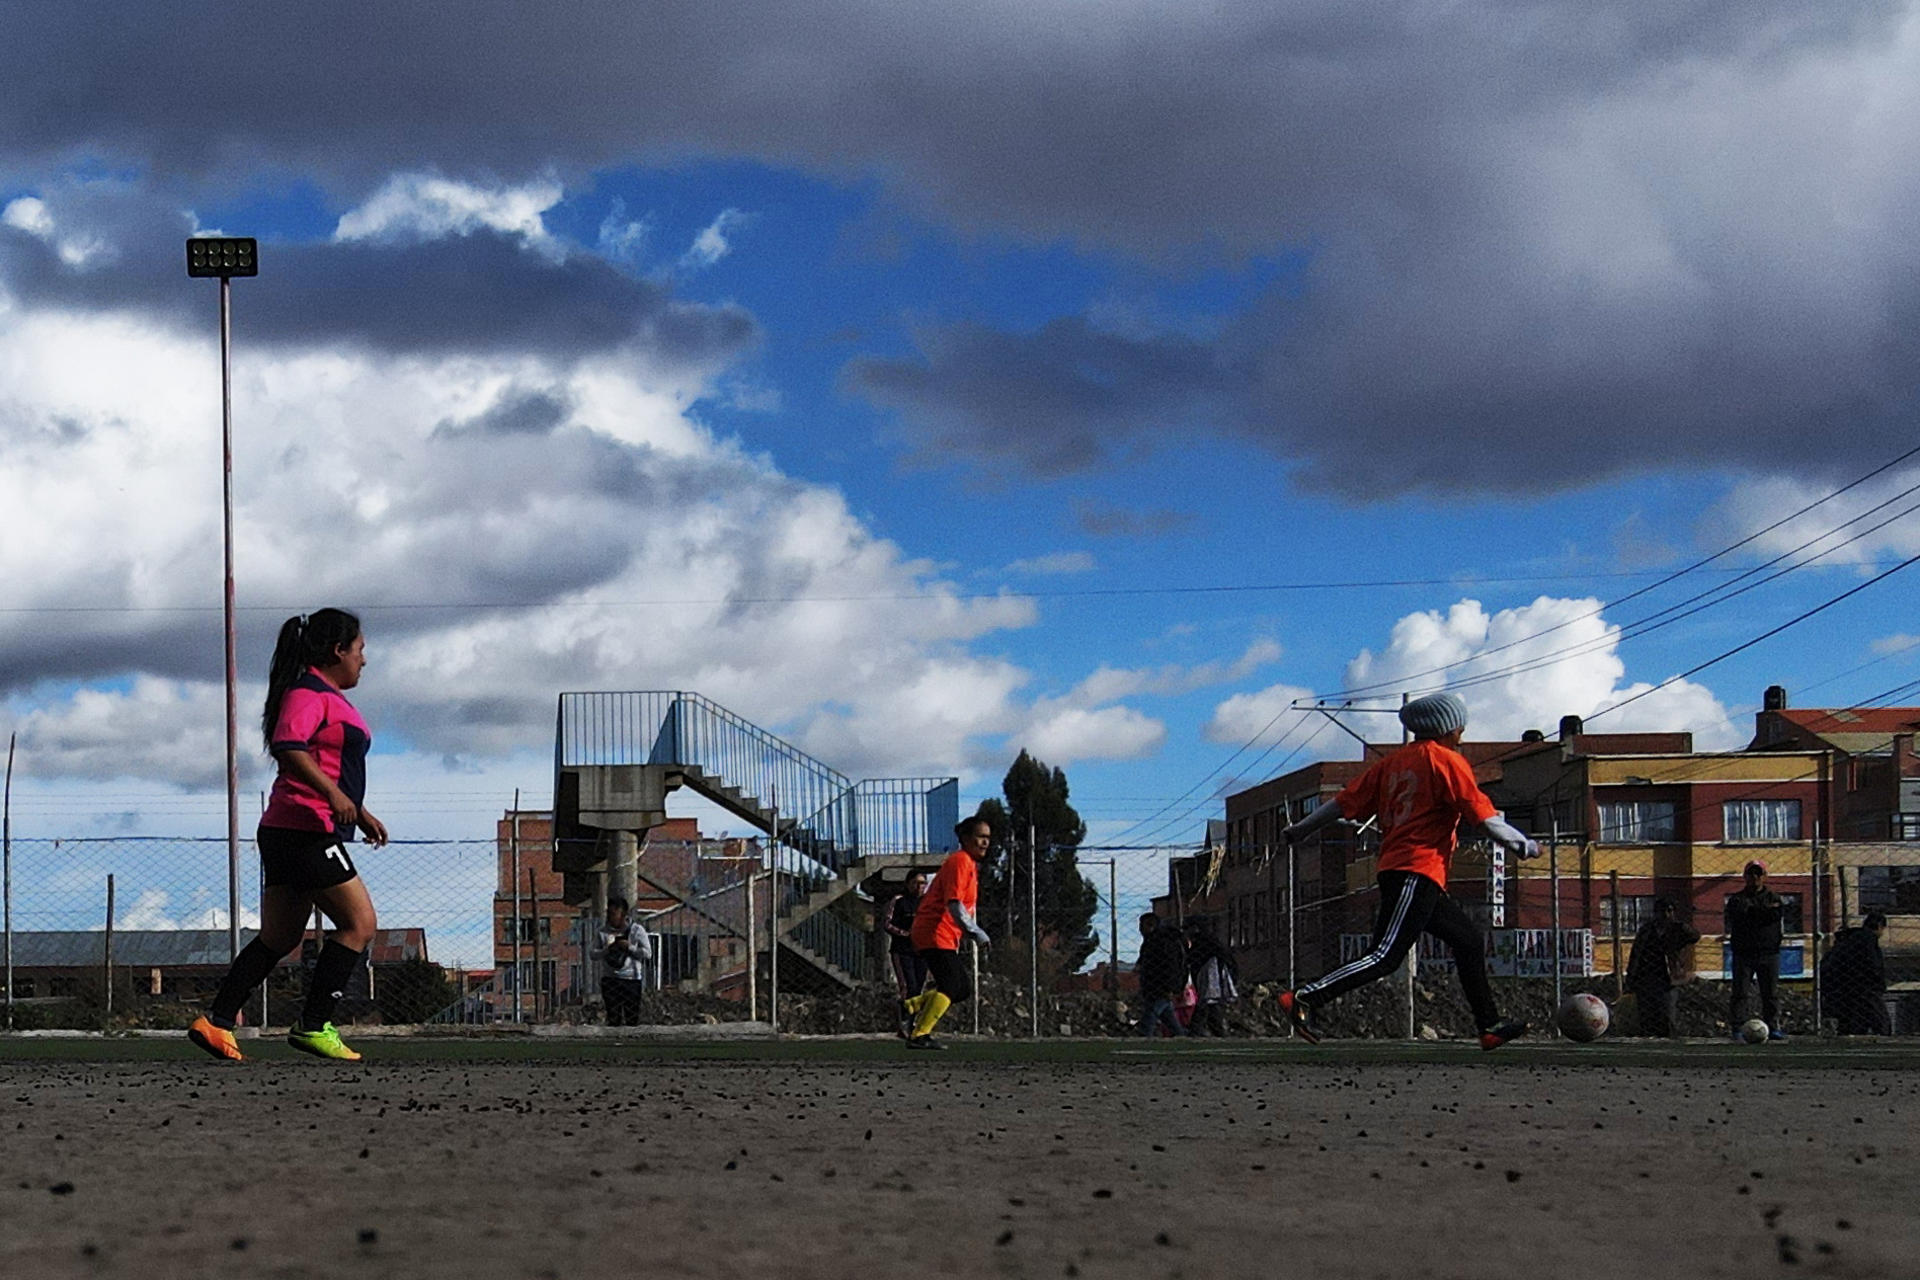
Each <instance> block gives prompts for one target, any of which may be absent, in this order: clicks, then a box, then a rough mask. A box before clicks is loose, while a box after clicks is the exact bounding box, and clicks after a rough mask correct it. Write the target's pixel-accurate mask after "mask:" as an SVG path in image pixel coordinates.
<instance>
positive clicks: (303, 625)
mask: <svg viewBox="0 0 1920 1280" xmlns="http://www.w3.org/2000/svg"><path fill="white" fill-rule="evenodd" d="M300 629H301V630H302V631H305V630H306V629H307V615H306V614H304V613H303V614H301V615H300Z"/></svg>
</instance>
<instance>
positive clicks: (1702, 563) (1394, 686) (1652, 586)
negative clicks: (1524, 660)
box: [1327, 445, 1920, 697]
mask: <svg viewBox="0 0 1920 1280" xmlns="http://www.w3.org/2000/svg"><path fill="white" fill-rule="evenodd" d="M1916 454H1920V445H1916V446H1914V447H1913V448H1911V449H1909V450H1907V451H1906V452H1905V453H1902V454H1901V455H1900V456H1898V457H1896V458H1893V459H1890V460H1889V461H1887V462H1883V463H1881V464H1880V465H1879V466H1877V467H1875V468H1874V469H1873V470H1871V471H1869V472H1867V473H1866V474H1865V475H1862V476H1860V477H1858V478H1857V479H1854V480H1851V481H1849V482H1848V483H1846V484H1844V485H1842V486H1840V487H1839V488H1838V489H1835V490H1833V491H1832V492H1831V493H1828V494H1825V495H1824V496H1822V497H1819V498H1816V499H1815V500H1814V501H1812V502H1809V503H1808V504H1806V505H1805V506H1803V507H1801V508H1800V509H1799V510H1798V511H1794V512H1792V513H1791V514H1789V515H1785V516H1782V517H1781V518H1780V519H1778V520H1776V521H1774V522H1773V523H1772V524H1770V525H1768V526H1766V527H1765V528H1764V529H1760V530H1757V531H1755V532H1753V533H1750V534H1748V535H1747V536H1746V537H1744V538H1742V539H1740V540H1739V541H1738V542H1735V543H1733V544H1731V545H1729V546H1725V547H1722V548H1721V549H1720V550H1718V551H1716V552H1714V553H1713V554H1712V555H1710V556H1705V557H1703V558H1701V559H1699V560H1696V561H1694V562H1693V563H1692V564H1689V565H1686V566H1684V567H1682V568H1679V569H1676V570H1674V571H1673V572H1671V573H1669V574H1667V575H1666V576H1665V577H1663V578H1661V579H1660V580H1659V581H1657V582H1653V583H1649V584H1648V585H1647V586H1644V587H1641V588H1640V589H1639V590H1637V591H1630V592H1628V593H1627V594H1626V595H1624V596H1620V597H1618V598H1616V599H1613V600H1609V601H1607V602H1606V603H1605V604H1602V605H1601V606H1600V607H1599V608H1597V609H1594V610H1592V611H1591V612H1588V613H1584V614H1581V615H1579V616H1578V617H1575V618H1568V619H1566V620H1564V621H1562V622H1558V623H1555V624H1554V625H1553V626H1551V627H1547V628H1544V629H1543V630H1540V631H1536V632H1534V633H1533V634H1531V635H1526V636H1521V637H1519V638H1518V639H1516V640H1510V641H1508V642H1507V643H1505V644H1502V645H1498V646H1496V647H1495V648H1492V649H1485V650H1482V651H1481V652H1479V653H1476V654H1474V655H1473V656H1472V657H1470V658H1461V659H1457V660H1456V661H1453V662H1449V663H1446V664H1444V665H1442V666H1438V667H1432V668H1429V669H1428V670H1425V671H1416V672H1413V673H1411V674H1410V675H1403V676H1399V677H1396V678H1395V679H1393V680H1389V681H1381V682H1379V683H1376V684H1371V685H1359V686H1356V687H1354V688H1351V689H1343V690H1341V691H1340V692H1338V693H1336V694H1329V695H1327V696H1328V697H1352V696H1358V695H1365V694H1371V693H1377V692H1381V691H1384V690H1396V691H1397V690H1399V689H1401V688H1405V687H1406V684H1407V682H1408V681H1412V680H1418V679H1420V678H1422V677H1424V676H1431V675H1440V674H1443V673H1445V672H1447V671H1450V670H1452V669H1453V668H1455V667H1458V666H1461V665H1463V664H1465V663H1468V662H1477V661H1480V660H1482V659H1484V658H1486V657H1487V656H1488V655H1489V654H1494V653H1500V652H1503V651H1505V650H1507V649H1511V648H1514V647H1515V646H1517V645H1522V644H1526V643H1528V642H1530V641H1533V640H1537V639H1539V638H1540V637H1541V636H1546V635H1552V634H1553V633H1554V632H1556V631H1559V630H1562V629H1563V628H1566V627H1570V626H1572V625H1573V624H1574V623H1576V622H1584V621H1585V620H1587V619H1589V618H1596V617H1599V616H1600V615H1601V614H1603V613H1605V612H1606V611H1607V610H1608V609H1613V608H1617V607H1619V606H1620V605H1623V604H1625V603H1627V602H1628V601H1629V600H1636V599H1638V598H1639V597H1641V596H1644V595H1647V594H1649V593H1651V592H1654V591H1658V590H1659V589H1660V588H1661V587H1664V586H1667V585H1668V584H1670V583H1673V582H1677V581H1678V580H1679V579H1681V578H1683V577H1685V576H1686V575H1688V574H1690V573H1693V572H1695V571H1696V570H1699V569H1703V568H1705V567H1706V566H1708V565H1710V564H1712V563H1713V562H1714V561H1716V560H1721V559H1724V558H1725V557H1727V556H1729V555H1731V554H1733V553H1734V552H1735V551H1738V550H1739V549H1740V548H1742V547H1744V546H1747V545H1748V544H1750V543H1752V542H1755V541H1757V540H1758V539H1760V538H1763V537H1765V536H1766V535H1767V534H1769V533H1772V532H1773V531H1774V530H1775V529H1778V528H1780V527H1782V526H1783V525H1787V524H1790V523H1792V522H1793V521H1795V520H1798V519H1799V518H1800V517H1801V516H1804V515H1806V514H1807V513H1808V512H1810V511H1812V510H1814V509H1815V508H1817V507H1820V506H1824V505H1825V504H1826V503H1828V502H1831V501H1833V500H1834V499H1835V498H1838V497H1840V496H1841V495H1842V494H1845V493H1847V492H1849V491H1851V490H1853V489H1857V488H1859V487H1860V486H1861V485H1863V484H1865V483H1866V482H1867V481H1869V480H1871V479H1873V478H1874V477H1875V476H1878V475H1881V474H1883V473H1885V472H1887V471H1889V470H1891V469H1893V468H1894V467H1897V466H1899V465H1900V464H1901V463H1903V462H1905V461H1907V460H1908V459H1909V458H1912V457H1914V456H1915V455H1916ZM1916 488H1920V486H1915V488H1910V489H1907V490H1906V491H1905V493H1903V494H1900V495H1896V497H1895V498H1893V499H1889V500H1888V502H1892V501H1896V500H1897V499H1898V498H1899V497H1904V496H1905V495H1906V494H1910V493H1913V492H1914V491H1915V489H1916ZM1886 505H1888V503H1886V502H1883V503H1881V504H1879V505H1878V506H1876V507H1874V508H1872V510H1875V511H1877V510H1879V509H1880V507H1883V506H1886ZM1862 514H1863V515H1864V514H1869V513H1867V512H1863V513H1862ZM1854 519H1856V520H1857V519H1859V517H1858V516H1856V517H1854ZM1850 523H1852V521H1851V520H1849V521H1846V522H1843V523H1842V524H1841V525H1840V526H1839V527H1840V528H1845V527H1846V525H1847V524H1850ZM1823 536H1826V535H1823ZM1778 559H1779V557H1775V560H1776V561H1777V560H1778ZM1770 563H1771V562H1770ZM1752 572H1753V570H1745V571H1742V572H1741V573H1740V574H1739V575H1738V577H1737V578H1736V579H1735V580H1736V581H1738V580H1739V578H1741V577H1746V576H1747V575H1748V574H1750V573H1752ZM1696 598H1697V597H1696ZM1682 603H1686V602H1684V601H1683V602H1682ZM1654 616H1658V615H1654Z"/></svg>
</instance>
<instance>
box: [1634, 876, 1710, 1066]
mask: <svg viewBox="0 0 1920 1280" xmlns="http://www.w3.org/2000/svg"><path fill="white" fill-rule="evenodd" d="M1698 941H1700V931H1699V930H1698V929H1696V928H1694V927H1693V926H1692V925H1689V924H1681V923H1680V921H1679V920H1678V919H1677V918H1676V917H1675V915H1674V910H1673V903H1672V902H1671V901H1669V900H1668V899H1666V898H1660V899H1657V900H1656V901H1655V902H1654V904H1653V919H1651V920H1649V921H1647V922H1646V923H1645V924H1643V925H1641V926H1640V931H1639V932H1638V933H1636V934H1634V935H1633V954H1632V956H1630V957H1629V958H1628V960H1627V990H1629V991H1631V992H1633V998H1634V1001H1635V1003H1637V1004H1638V1005H1639V1006H1640V1034H1641V1035H1646V1036H1670V1035H1672V1034H1673V1012H1674V1002H1675V997H1676V996H1677V995H1678V993H1677V992H1676V991H1675V990H1674V989H1673V962H1674V960H1675V959H1676V958H1678V956H1679V954H1680V953H1681V952H1682V951H1683V950H1685V949H1686V948H1688V947H1690V946H1692V945H1693V944H1694V943H1696V942H1698Z"/></svg>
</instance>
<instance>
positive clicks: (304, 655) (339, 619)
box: [260, 609, 360, 751]
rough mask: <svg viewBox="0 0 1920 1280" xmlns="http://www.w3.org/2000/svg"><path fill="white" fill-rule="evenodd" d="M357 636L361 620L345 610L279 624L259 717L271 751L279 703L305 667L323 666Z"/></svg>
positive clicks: (292, 619)
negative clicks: (264, 698)
mask: <svg viewBox="0 0 1920 1280" xmlns="http://www.w3.org/2000/svg"><path fill="white" fill-rule="evenodd" d="M359 635H360V619H358V618H356V617H354V616H353V615H352V614H350V613H348V612H347V611H346V610H345V609H320V610H317V611H316V612H314V613H311V614H304V613H303V614H300V615H299V616H298V617H293V618H288V619H287V620H286V621H285V622H283V623H281V624H280V635H279V637H278V638H277V639H275V640H274V642H273V662H272V664H271V665H270V666H268V668H267V705H266V708H265V709H264V710H263V711H262V712H261V715H260V735H261V737H262V738H264V739H265V740H266V744H267V749H268V750H269V751H271V750H272V749H273V726H274V725H275V723H277V722H278V721H279V719H280V701H281V699H283V698H285V697H286V696H287V690H289V689H291V688H293V686H294V683H295V682H296V681H298V680H299V679H300V677H301V676H303V675H305V674H307V668H308V667H324V666H326V665H328V664H329V663H331V662H332V661H333V660H334V654H335V650H337V649H344V648H346V647H347V646H348V645H350V644H352V643H353V642H354V640H355V639H357V638H358V637H359Z"/></svg>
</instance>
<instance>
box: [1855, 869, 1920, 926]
mask: <svg viewBox="0 0 1920 1280" xmlns="http://www.w3.org/2000/svg"><path fill="white" fill-rule="evenodd" d="M1860 910H1861V911H1863V912H1865V911H1886V912H1891V913H1893V914H1897V915H1915V914H1920V867H1862V868H1860Z"/></svg>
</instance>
